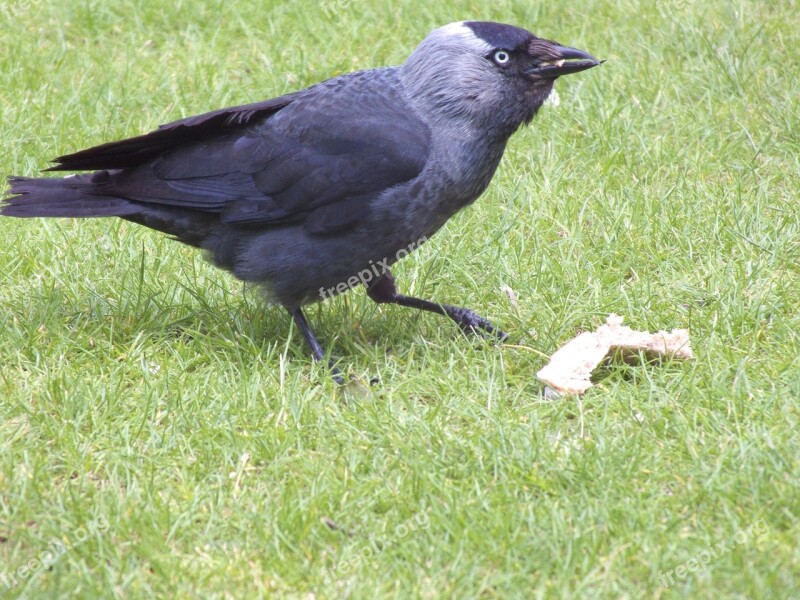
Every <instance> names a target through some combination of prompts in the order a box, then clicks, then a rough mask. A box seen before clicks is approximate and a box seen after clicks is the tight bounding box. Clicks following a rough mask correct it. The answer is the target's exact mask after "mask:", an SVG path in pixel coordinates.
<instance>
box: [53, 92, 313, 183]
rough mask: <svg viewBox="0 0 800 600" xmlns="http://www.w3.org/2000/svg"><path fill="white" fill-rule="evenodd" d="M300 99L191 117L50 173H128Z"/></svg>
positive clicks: (68, 160) (59, 161)
mask: <svg viewBox="0 0 800 600" xmlns="http://www.w3.org/2000/svg"><path fill="white" fill-rule="evenodd" d="M297 95H298V93H297V92H295V93H294V94H287V95H285V96H280V97H278V98H272V99H270V100H266V101H264V102H255V103H253V104H244V105H242V106H234V107H230V108H222V109H220V110H215V111H212V112H208V113H204V114H201V115H195V116H193V117H187V118H185V119H180V120H178V121H173V122H172V123H167V124H166V125H161V126H160V127H159V128H158V129H156V130H155V131H151V132H150V133H146V134H144V135H139V136H136V137H132V138H127V139H124V140H120V141H118V142H109V143H107V144H101V145H99V146H93V147H92V148H87V149H86V150H81V151H80V152H75V153H73V154H67V155H64V156H59V157H58V158H56V159H55V160H54V161H53V162H55V163H56V165H55V166H54V167H50V168H49V169H46V170H47V171H89V170H99V169H125V168H130V167H136V166H139V165H141V164H143V163H145V162H147V161H149V160H152V159H154V158H155V157H157V156H158V155H159V154H161V153H163V152H166V151H169V150H172V149H174V148H177V147H180V146H184V145H186V144H191V143H192V142H194V141H198V140H203V139H206V138H208V137H209V136H213V135H219V134H221V133H224V132H226V131H230V130H232V129H237V128H240V127H242V126H243V125H246V124H248V123H250V122H252V121H254V120H257V119H260V118H265V117H268V116H269V115H271V114H274V113H276V112H277V111H279V110H280V109H282V108H284V107H286V106H288V105H289V104H291V102H292V101H293V100H294V99H295V97H296V96H297Z"/></svg>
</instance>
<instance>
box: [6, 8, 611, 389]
mask: <svg viewBox="0 0 800 600" xmlns="http://www.w3.org/2000/svg"><path fill="white" fill-rule="evenodd" d="M599 64H600V61H598V60H597V59H596V58H594V57H593V56H592V55H591V54H588V53H586V52H583V51H582V50H577V49H575V48H569V47H565V46H562V45H560V44H558V43H556V42H553V41H549V40H545V39H542V38H538V37H536V36H535V35H533V34H532V33H530V32H529V31H527V30H525V29H521V28H519V27H514V26H511V25H504V24H500V23H490V22H477V21H466V22H458V23H451V24H450V25H446V26H444V27H441V28H439V29H436V30H434V31H433V32H432V33H430V34H429V35H428V37H426V38H425V39H424V40H423V41H422V43H421V44H420V45H419V46H417V48H416V49H415V50H414V51H413V52H412V53H411V55H410V56H409V57H408V59H407V60H406V61H405V63H404V64H403V65H402V66H399V67H384V68H377V69H371V70H368V71H359V72H355V73H350V74H347V75H342V76H340V77H335V78H333V79H329V80H327V81H323V82H322V83H318V84H316V85H313V86H311V87H309V88H306V89H304V90H301V91H297V92H293V93H290V94H287V95H285V96H281V97H279V98H274V99H271V100H266V101H263V102H256V103H254V104H246V105H243V106H236V107H232V108H223V109H221V110H216V111H213V112H209V113H205V114H202V115H198V116H194V117H189V118H185V119H181V120H179V121H175V122H173V123H169V124H167V125H162V126H161V127H160V128H158V129H156V130H155V131H152V132H150V133H147V134H145V135H140V136H137V137H133V138H129V139H124V140H121V141H117V142H111V143H107V144H102V145H100V146H95V147H93V148H89V149H87V150H82V151H80V152H76V153H74V154H68V155H65V156H61V157H59V158H57V159H55V161H54V163H55V166H53V167H51V168H50V169H47V170H48V171H92V172H90V173H85V174H80V175H68V176H67V177H64V178H37V179H32V178H26V177H10V178H9V185H10V187H11V190H10V194H11V195H10V196H9V197H7V198H5V200H4V204H3V205H2V208H0V214H2V215H5V216H9V217H121V218H123V219H127V220H128V221H133V222H135V223H139V224H141V225H144V226H146V227H150V228H152V229H156V230H158V231H161V232H163V233H166V234H168V235H170V236H172V238H174V239H176V240H179V241H181V242H183V243H185V244H189V245H191V246H196V247H198V248H202V249H203V250H205V251H206V253H207V255H208V256H209V257H210V259H211V260H212V261H213V262H214V263H215V264H216V265H217V266H219V267H221V268H223V269H227V270H228V271H231V272H232V273H233V274H234V275H235V276H236V277H238V278H239V279H241V280H244V281H249V282H256V283H258V284H260V285H262V286H263V288H264V289H265V290H266V292H267V295H268V297H269V298H270V299H271V300H273V301H274V302H276V303H278V304H280V305H282V306H283V307H285V308H286V309H287V310H288V311H289V313H290V314H291V315H292V317H293V318H294V320H295V322H296V324H297V326H298V328H299V329H300V331H301V332H302V334H303V336H304V338H305V340H306V342H308V345H309V346H310V348H311V352H312V354H313V356H314V359H316V360H318V361H321V360H324V357H325V354H324V352H323V349H322V347H321V346H320V344H319V342H318V341H317V339H316V337H315V336H314V334H313V332H312V331H311V328H310V327H309V325H308V323H307V322H306V319H305V316H304V315H303V312H302V307H303V306H304V305H306V304H309V303H311V302H315V301H318V300H321V299H323V298H325V297H328V296H332V295H335V294H338V293H341V292H343V291H345V290H347V289H349V288H351V287H354V286H356V285H360V284H361V283H365V284H366V288H367V294H368V295H369V297H370V298H372V299H373V300H374V301H375V302H379V303H393V304H399V305H401V306H408V307H411V308H417V309H421V310H425V311H430V312H434V313H439V314H442V315H446V316H448V317H450V318H451V319H452V320H454V321H455V322H456V323H457V324H458V325H459V326H460V327H461V328H462V329H464V330H465V331H469V332H478V331H482V332H487V333H489V334H492V335H496V336H498V337H500V338H501V339H502V338H504V337H505V334H504V333H503V332H502V331H499V330H498V329H495V328H494V327H493V326H492V325H491V323H489V321H487V320H486V319H484V318H482V317H480V316H478V315H477V314H475V313H474V312H473V311H472V310H470V309H467V308H460V307H456V306H450V305H447V304H439V303H437V302H431V301H428V300H421V299H419V298H412V297H409V296H404V295H403V294H400V293H398V291H397V289H396V287H395V282H394V278H393V277H392V274H391V272H390V271H389V269H388V267H389V266H390V265H391V264H392V263H393V262H395V261H396V260H397V259H398V258H402V257H403V256H405V254H406V253H407V252H408V251H410V250H411V249H413V248H415V247H416V246H418V245H419V244H420V243H421V242H423V241H425V240H427V239H429V238H430V237H431V236H432V235H433V234H434V233H436V231H437V230H438V229H439V228H440V227H441V226H442V225H444V223H445V222H446V221H447V220H448V219H449V218H450V217H452V216H453V215H454V214H455V213H456V212H457V211H459V210H460V209H462V208H464V207H465V206H467V205H469V204H471V203H472V202H474V201H475V200H476V199H477V198H478V197H479V196H480V195H481V194H482V193H483V191H484V190H485V189H486V187H487V186H488V185H489V182H490V181H491V179H492V176H493V175H494V173H495V170H496V169H497V165H498V163H499V162H500V158H501V157H502V155H503V151H504V150H505V147H506V142H507V141H508V139H509V137H510V136H511V135H512V134H513V133H514V132H515V131H516V130H517V129H518V128H519V127H520V126H521V125H523V124H527V123H529V122H530V121H531V119H532V118H533V117H534V115H535V114H536V112H537V111H538V110H539V108H540V107H541V106H542V103H543V102H544V101H545V100H546V99H547V97H548V96H549V95H550V92H551V91H552V89H553V83H554V81H555V80H556V79H557V78H558V77H560V76H562V75H567V74H569V73H577V72H579V71H583V70H585V69H589V68H591V67H594V66H597V65H599ZM333 371H334V375H335V377H336V379H337V381H341V376H340V375H339V374H338V371H336V370H335V368H334V369H333Z"/></svg>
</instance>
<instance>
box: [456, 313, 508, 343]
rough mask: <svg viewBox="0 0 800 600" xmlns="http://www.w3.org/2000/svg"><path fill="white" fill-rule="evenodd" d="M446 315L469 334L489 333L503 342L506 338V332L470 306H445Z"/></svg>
mask: <svg viewBox="0 0 800 600" xmlns="http://www.w3.org/2000/svg"><path fill="white" fill-rule="evenodd" d="M445 311H447V316H448V317H450V318H451V319H453V321H455V322H456V324H458V326H459V327H460V328H461V331H463V332H464V333H470V334H484V333H486V334H489V335H490V336H492V337H496V338H497V339H498V340H499V341H501V342H504V341H505V340H506V339H508V334H507V333H506V332H504V331H501V330H500V329H497V328H496V327H495V326H494V325H492V323H491V322H490V321H489V320H488V319H484V318H483V317H481V316H480V315H479V314H478V313H476V312H475V311H474V310H472V309H471V308H461V307H459V306H447V307H445Z"/></svg>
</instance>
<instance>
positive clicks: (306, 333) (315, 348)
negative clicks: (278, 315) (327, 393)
mask: <svg viewBox="0 0 800 600" xmlns="http://www.w3.org/2000/svg"><path fill="white" fill-rule="evenodd" d="M288 310H289V314H290V315H292V318H293V319H294V322H295V323H297V327H298V328H299V329H300V333H302V334H303V337H304V338H305V340H306V343H308V346H309V347H310V348H311V356H313V357H314V360H315V361H317V362H323V361H324V360H325V352H324V351H323V350H322V346H320V343H319V341H318V340H317V338H316V336H315V335H314V332H313V331H311V327H309V326H308V321H306V316H305V315H304V314H303V311H302V310H301V309H299V308H294V309H288ZM328 368H329V369H330V371H331V375H333V380H334V381H335V382H336V383H338V384H339V385H342V384H344V378H343V377H342V373H341V372H340V371H339V369H337V368H336V367H334V366H333V363H332V362H329V363H328Z"/></svg>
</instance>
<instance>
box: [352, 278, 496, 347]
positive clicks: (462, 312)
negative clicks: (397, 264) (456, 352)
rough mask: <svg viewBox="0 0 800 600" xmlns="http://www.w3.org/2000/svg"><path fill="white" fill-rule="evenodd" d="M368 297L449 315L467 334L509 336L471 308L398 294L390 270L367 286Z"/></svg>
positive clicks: (380, 301) (376, 300)
mask: <svg viewBox="0 0 800 600" xmlns="http://www.w3.org/2000/svg"><path fill="white" fill-rule="evenodd" d="M367 295H368V296H369V297H370V298H372V299H373V300H374V301H375V302H377V303H378V304H384V303H388V304H399V305H400V306H408V307H409V308H418V309H420V310H427V311H429V312H433V313H437V314H440V315H447V316H448V317H450V318H451V319H453V321H455V322H456V323H457V324H458V326H459V327H461V329H462V330H463V331H465V332H467V333H477V332H478V331H479V330H481V331H485V332H486V333H489V334H491V335H493V336H496V337H497V338H499V339H500V340H501V341H502V340H505V339H506V338H507V337H508V334H506V333H504V332H502V331H500V330H499V329H496V328H495V327H494V326H493V325H492V324H491V323H490V322H489V321H488V320H487V319H484V318H483V317H481V316H480V315H478V314H476V313H475V312H474V311H473V310H471V309H469V308H461V307H459V306H450V305H449V304H437V303H436V302H431V301H429V300H422V299H420V298H412V297H411V296H404V295H403V294H398V293H397V287H395V284H394V277H392V274H391V272H390V271H389V270H388V269H387V270H386V271H385V272H384V273H383V275H381V276H380V277H379V278H378V279H376V280H375V281H374V282H373V283H372V284H371V285H369V286H367Z"/></svg>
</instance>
